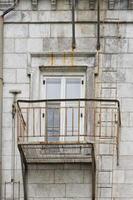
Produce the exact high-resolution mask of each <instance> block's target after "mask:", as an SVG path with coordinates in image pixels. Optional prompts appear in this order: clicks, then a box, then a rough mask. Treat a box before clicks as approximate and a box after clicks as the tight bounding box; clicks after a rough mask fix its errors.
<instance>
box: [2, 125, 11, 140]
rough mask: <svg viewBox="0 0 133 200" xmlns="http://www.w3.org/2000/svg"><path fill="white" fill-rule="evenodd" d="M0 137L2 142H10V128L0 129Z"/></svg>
mask: <svg viewBox="0 0 133 200" xmlns="http://www.w3.org/2000/svg"><path fill="white" fill-rule="evenodd" d="M2 134H3V135H2V137H3V140H11V138H12V131H11V128H9V127H3V128H2Z"/></svg>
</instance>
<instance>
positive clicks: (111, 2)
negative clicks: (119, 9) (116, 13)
mask: <svg viewBox="0 0 133 200" xmlns="http://www.w3.org/2000/svg"><path fill="white" fill-rule="evenodd" d="M115 3H116V0H108V8H109V9H110V10H113V9H114V8H115Z"/></svg>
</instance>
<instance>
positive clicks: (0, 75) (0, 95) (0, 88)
mask: <svg viewBox="0 0 133 200" xmlns="http://www.w3.org/2000/svg"><path fill="white" fill-rule="evenodd" d="M2 102H3V17H1V16H0V197H1V189H2V107H3V105H2Z"/></svg>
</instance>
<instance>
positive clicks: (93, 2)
mask: <svg viewBox="0 0 133 200" xmlns="http://www.w3.org/2000/svg"><path fill="white" fill-rule="evenodd" d="M95 6H96V0H89V8H90V10H94V9H95Z"/></svg>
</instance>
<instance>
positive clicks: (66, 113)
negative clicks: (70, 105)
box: [65, 107, 67, 137]
mask: <svg viewBox="0 0 133 200" xmlns="http://www.w3.org/2000/svg"><path fill="white" fill-rule="evenodd" d="M65 137H67V107H65Z"/></svg>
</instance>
